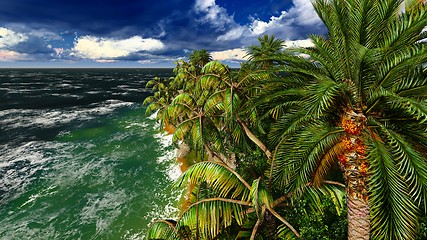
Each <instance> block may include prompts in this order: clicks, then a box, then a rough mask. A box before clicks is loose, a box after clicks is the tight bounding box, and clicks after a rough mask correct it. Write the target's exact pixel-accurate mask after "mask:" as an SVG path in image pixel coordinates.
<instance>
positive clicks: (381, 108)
mask: <svg viewBox="0 0 427 240" xmlns="http://www.w3.org/2000/svg"><path fill="white" fill-rule="evenodd" d="M401 3H402V1H397V0H394V1H392V0H388V1H370V0H352V1H349V0H335V1H327V0H317V1H314V3H313V4H314V7H315V9H316V11H317V13H318V15H319V16H320V18H321V19H322V21H323V22H324V23H325V25H326V27H327V28H328V30H329V33H328V36H327V37H323V36H316V35H313V36H311V37H310V38H311V40H312V41H313V43H314V45H315V46H314V47H313V48H309V49H295V50H294V52H295V53H304V54H307V55H308V56H309V57H308V58H306V57H302V56H300V55H299V54H295V53H287V54H285V55H284V57H283V59H284V60H285V61H286V66H284V67H283V71H284V72H285V76H284V77H283V78H281V79H279V80H278V81H275V82H267V83H266V84H265V86H264V89H265V91H264V96H265V97H261V98H260V99H258V105H259V106H265V105H268V104H267V103H268V102H274V103H273V104H271V105H270V108H269V112H270V113H271V114H274V115H275V117H276V118H278V121H277V123H276V124H275V126H274V127H273V128H272V131H271V133H270V138H271V143H272V144H273V145H274V146H277V147H276V154H277V155H276V159H275V162H274V163H273V164H274V166H273V167H274V170H273V172H272V175H273V176H272V177H273V180H274V182H275V183H276V184H278V185H281V186H283V187H284V188H286V189H288V190H290V191H295V190H296V191H298V190H299V189H300V188H301V187H302V186H304V185H305V184H307V183H308V182H311V181H313V182H314V183H315V184H319V183H321V182H322V180H323V179H325V178H326V177H327V175H328V171H329V169H330V168H331V166H332V165H334V163H336V162H337V163H338V164H339V166H340V169H341V171H342V173H343V176H344V179H345V182H346V193H347V204H348V223H349V239H353V238H354V239H368V238H369V232H370V230H369V229H370V226H372V236H373V237H375V238H384V239H413V238H414V237H415V233H416V229H417V224H418V217H417V216H419V213H420V211H421V210H425V206H423V204H424V203H425V200H426V196H427V195H426V194H427V191H426V190H427V189H426V187H427V165H426V158H427V154H426V153H427V132H426V129H427V128H426V127H427V124H426V122H427V106H426V100H427V94H426V93H427V87H426V83H427V78H426V77H427V74H426V69H425V63H426V59H427V51H426V50H427V47H426V44H425V42H423V41H420V40H422V39H424V38H425V36H426V34H425V33H422V31H423V29H424V27H425V26H426V23H427V9H426V4H425V3H424V2H423V1H406V2H405V3H406V6H405V11H404V12H401V10H400V9H401V8H400V6H401ZM423 64H424V65H423ZM278 113H279V114H278ZM371 220H372V221H371Z"/></svg>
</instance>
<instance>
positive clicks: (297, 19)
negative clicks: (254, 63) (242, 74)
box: [196, 0, 322, 45]
mask: <svg viewBox="0 0 427 240" xmlns="http://www.w3.org/2000/svg"><path fill="white" fill-rule="evenodd" d="M196 3H198V5H199V6H207V7H205V8H207V9H209V8H212V7H213V6H216V5H215V2H213V1H211V0H197V2H196ZM198 5H197V4H196V6H198ZM199 8H201V7H199ZM229 18H230V19H231V21H232V23H233V24H228V25H227V26H228V30H227V32H226V33H224V34H222V35H220V36H219V37H217V41H231V40H237V39H239V40H240V42H241V43H242V44H244V45H252V44H257V42H254V39H255V38H254V37H256V36H260V35H264V34H274V35H275V36H276V37H278V38H281V39H300V38H301V37H302V36H304V35H305V33H304V32H308V31H307V29H308V28H313V27H314V28H317V29H318V28H319V27H321V24H322V22H321V20H320V18H319V17H318V16H317V13H316V11H315V10H314V8H313V6H312V4H311V1H310V0H293V6H292V7H291V8H290V9H288V10H287V11H282V12H281V13H280V14H279V15H278V16H271V17H270V19H269V20H268V21H263V20H260V19H254V18H253V19H252V22H251V23H250V24H249V25H239V24H237V23H235V22H234V20H233V19H232V17H229ZM294 44H295V43H294Z"/></svg>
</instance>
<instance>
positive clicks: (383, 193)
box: [367, 134, 419, 239]
mask: <svg viewBox="0 0 427 240" xmlns="http://www.w3.org/2000/svg"><path fill="white" fill-rule="evenodd" d="M377 136H379V135H378V134H377ZM377 138H378V137H372V138H371V139H370V141H369V143H368V144H367V145H368V156H367V159H368V161H369V163H370V165H371V167H370V175H369V184H370V192H369V193H370V196H369V202H370V206H371V209H370V213H371V227H372V236H373V237H375V238H378V239H415V236H416V230H417V227H418V217H417V215H418V214H419V210H418V208H417V206H416V204H415V202H414V201H413V200H412V199H411V198H410V197H409V193H408V192H407V186H406V184H405V182H404V181H402V179H401V177H400V176H399V169H398V167H397V164H396V163H395V160H394V159H393V157H392V154H391V153H390V151H389V150H388V149H387V146H386V145H385V144H384V141H382V140H381V139H377Z"/></svg>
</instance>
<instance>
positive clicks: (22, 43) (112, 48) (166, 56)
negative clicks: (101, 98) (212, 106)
mask: <svg viewBox="0 0 427 240" xmlns="http://www.w3.org/2000/svg"><path fill="white" fill-rule="evenodd" d="M309 6H311V5H310V0H292V1H290V0H288V1H280V2H278V1H274V0H270V1H257V0H246V1H243V0H216V1H215V0H171V1H146V0H103V1H101V0H85V1H82V0H74V1H71V0H62V1H59V0H11V1H5V2H4V3H2V6H1V7H0V30H1V28H2V27H4V28H6V29H7V30H8V31H9V30H10V31H13V32H12V35H13V36H12V35H11V36H8V37H9V38H11V39H15V40H16V39H17V38H18V37H19V36H23V37H24V38H25V39H24V38H22V37H21V40H19V41H18V42H19V44H9V45H7V46H4V47H1V44H0V51H2V49H4V50H8V51H11V52H10V55H13V54H18V56H20V57H21V56H24V57H25V58H30V59H34V60H35V61H37V60H40V61H45V60H47V61H48V60H52V59H53V60H55V61H56V60H58V61H60V60H67V61H79V59H80V60H82V59H89V60H92V61H98V60H102V61H107V60H109V59H110V60H114V61H129V62H131V61H133V62H149V61H151V62H153V61H162V60H163V61H174V60H176V59H179V58H182V57H185V56H186V55H187V54H188V51H191V50H194V49H207V50H208V51H211V52H212V51H226V50H232V49H240V50H238V51H242V47H245V46H248V45H252V44H257V37H258V36H261V35H263V34H274V35H276V37H279V38H282V39H284V40H297V39H305V38H306V37H307V34H310V33H320V34H323V33H324V32H325V31H324V27H323V25H322V24H319V22H320V21H318V20H316V16H315V14H314V15H313V12H314V11H313V10H310V9H309ZM1 34H2V33H1V31H0V40H1V37H2V35H1ZM130 40H132V41H130ZM16 41H17V40H16ZM0 43H1V41H0ZM129 43H130V44H129ZM146 43H150V44H155V46H157V47H150V46H147V47H144V46H142V45H143V44H146ZM132 44H134V46H131V45H132ZM93 49H97V50H96V51H97V52H94V51H93ZM8 54H9V53H8ZM22 54H24V55H22ZM21 58H23V57H21ZM8 59H13V58H8ZM0 61H2V60H1V58H0Z"/></svg>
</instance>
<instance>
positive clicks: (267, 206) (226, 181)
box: [148, 162, 344, 240]
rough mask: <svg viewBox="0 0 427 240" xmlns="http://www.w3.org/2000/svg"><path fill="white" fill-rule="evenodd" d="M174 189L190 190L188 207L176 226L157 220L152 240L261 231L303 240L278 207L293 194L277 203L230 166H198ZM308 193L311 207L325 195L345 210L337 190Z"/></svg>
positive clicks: (238, 236) (241, 236)
mask: <svg viewBox="0 0 427 240" xmlns="http://www.w3.org/2000/svg"><path fill="white" fill-rule="evenodd" d="M175 186H177V187H180V186H186V187H188V188H189V190H190V191H191V195H190V197H189V201H190V202H189V203H190V205H189V206H188V207H186V208H185V209H184V211H183V212H182V213H181V214H180V216H179V218H178V219H177V220H176V221H172V220H156V221H154V222H153V223H152V224H151V226H150V229H149V232H148V239H159V238H160V239H251V240H252V239H255V237H256V236H257V234H258V233H259V230H260V229H261V228H263V227H264V228H267V229H268V230H269V231H270V232H271V233H270V234H271V237H282V238H285V237H286V238H287V239H289V238H295V237H299V236H300V234H299V233H298V231H296V230H295V229H294V227H293V226H292V225H291V224H290V223H289V222H288V221H287V220H286V219H285V218H284V217H282V216H281V214H280V213H279V212H278V211H279V210H280V209H281V206H280V205H281V204H282V203H284V202H286V201H289V200H290V198H291V197H292V194H287V195H283V196H280V197H278V198H274V197H273V195H272V193H271V192H270V191H269V190H268V188H267V187H266V185H265V183H264V182H263V180H262V179H261V178H258V179H255V180H254V181H253V182H252V184H249V183H248V182H247V181H246V180H245V179H244V178H243V177H242V176H241V175H239V174H238V173H237V172H236V171H234V170H232V169H231V168H229V167H227V166H226V165H223V164H221V163H214V162H200V163H196V164H194V165H193V166H191V167H190V168H189V169H188V170H187V171H186V172H185V173H184V174H183V175H181V176H180V178H179V179H178V180H177V182H176V183H175ZM306 189H307V193H308V195H307V199H310V201H311V202H310V204H311V205H312V206H316V205H320V202H318V201H317V200H316V199H319V196H320V195H322V194H326V195H330V196H331V197H333V199H335V202H336V205H337V207H338V208H339V207H341V205H340V203H341V202H342V201H341V199H342V198H343V197H344V196H343V195H342V194H341V191H340V190H339V187H337V186H335V185H330V184H329V185H325V186H324V187H323V188H322V189H321V190H316V189H314V188H312V187H307V188H306ZM338 211H339V209H338ZM272 220H273V223H275V222H276V220H277V221H278V222H279V223H280V224H273V225H275V226H273V229H271V227H272V226H270V225H268V224H267V222H269V221H270V222H271V221H272ZM276 225H277V226H276ZM230 228H232V229H230ZM269 228H270V229H269ZM221 236H222V237H221Z"/></svg>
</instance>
